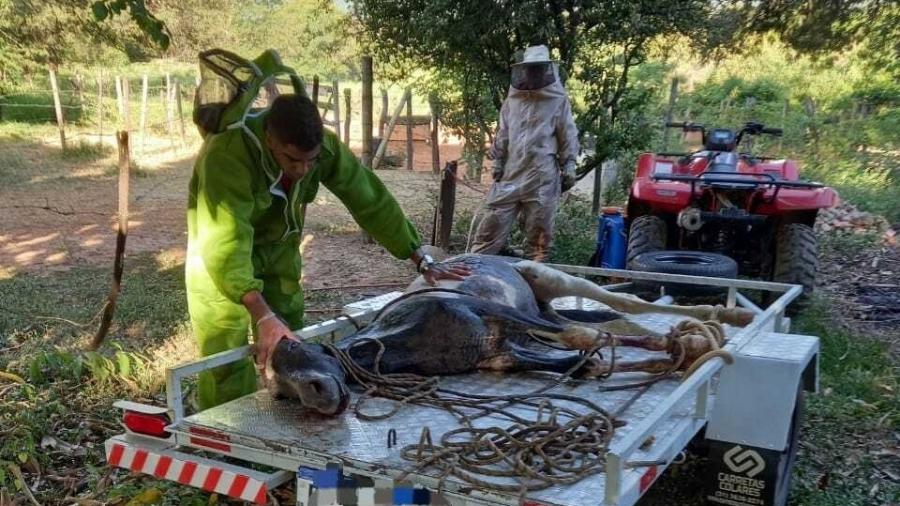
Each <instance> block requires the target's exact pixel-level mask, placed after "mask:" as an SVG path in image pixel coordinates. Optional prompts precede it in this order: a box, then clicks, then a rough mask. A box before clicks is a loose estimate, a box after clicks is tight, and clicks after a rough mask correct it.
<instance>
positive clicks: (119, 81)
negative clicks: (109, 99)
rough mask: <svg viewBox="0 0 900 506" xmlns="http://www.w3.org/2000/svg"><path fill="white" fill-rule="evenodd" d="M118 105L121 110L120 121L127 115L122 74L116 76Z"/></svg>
mask: <svg viewBox="0 0 900 506" xmlns="http://www.w3.org/2000/svg"><path fill="white" fill-rule="evenodd" d="M116 107H117V108H118V110H119V122H120V123H121V121H122V116H124V115H125V105H124V104H123V103H122V76H116Z"/></svg>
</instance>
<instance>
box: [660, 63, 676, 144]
mask: <svg viewBox="0 0 900 506" xmlns="http://www.w3.org/2000/svg"><path fill="white" fill-rule="evenodd" d="M676 100H678V79H677V78H674V77H673V78H672V85H671V86H670V87H669V107H668V108H666V117H665V119H664V120H663V121H664V122H665V123H664V124H663V145H662V150H663V151H664V152H665V151H668V150H669V129H668V128H667V127H666V123H671V122H672V113H673V111H674V110H675V101H676Z"/></svg>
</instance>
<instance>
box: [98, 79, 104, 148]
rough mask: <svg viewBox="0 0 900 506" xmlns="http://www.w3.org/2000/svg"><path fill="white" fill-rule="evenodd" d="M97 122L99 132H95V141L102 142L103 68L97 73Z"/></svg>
mask: <svg viewBox="0 0 900 506" xmlns="http://www.w3.org/2000/svg"><path fill="white" fill-rule="evenodd" d="M97 123H99V125H98V127H99V129H100V133H98V134H97V137H98V139H97V141H98V142H101V143H102V142H103V69H102V68H101V69H100V72H99V73H98V74H97Z"/></svg>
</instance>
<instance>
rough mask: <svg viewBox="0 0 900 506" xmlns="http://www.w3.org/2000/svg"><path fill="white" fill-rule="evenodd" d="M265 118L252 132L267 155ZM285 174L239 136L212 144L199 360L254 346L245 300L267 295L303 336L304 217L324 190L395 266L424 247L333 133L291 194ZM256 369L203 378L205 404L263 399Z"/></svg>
mask: <svg viewBox="0 0 900 506" xmlns="http://www.w3.org/2000/svg"><path fill="white" fill-rule="evenodd" d="M265 116H266V114H265V113H263V114H262V115H260V116H257V117H252V118H250V119H248V120H247V121H246V126H247V127H249V129H250V130H251V131H252V132H253V133H254V134H255V135H256V137H257V138H258V139H259V140H260V142H261V145H262V146H266V142H265V133H264V127H263V125H264V120H265ZM281 177H282V173H281V169H280V168H279V167H278V165H277V164H276V163H275V160H274V158H272V155H271V153H270V152H269V150H268V149H263V150H262V153H261V152H260V149H259V148H258V147H257V146H256V144H255V143H254V142H253V140H252V139H251V138H250V137H249V136H248V135H247V134H246V133H244V132H242V131H241V130H240V129H231V130H226V131H225V132H223V133H220V134H216V135H212V136H210V137H208V138H207V140H206V142H205V144H204V146H203V148H202V150H201V152H200V155H199V157H198V159H197V162H196V164H195V166H194V173H193V177H192V178H191V183H190V197H189V203H188V213H187V217H188V248H187V262H186V266H185V271H186V283H187V294H188V310H189V312H190V317H191V324H192V325H193V329H194V333H195V335H196V337H197V340H198V343H199V347H200V354H201V355H203V356H207V355H211V354H214V353H218V352H221V351H225V350H229V349H233V348H237V347H239V346H242V345H245V344H247V336H248V328H249V326H250V315H249V313H248V311H247V310H246V309H245V308H244V306H243V305H242V304H241V297H242V296H243V295H244V294H246V293H247V292H250V291H252V290H259V291H261V292H262V294H263V297H265V299H266V301H267V302H268V303H269V305H270V306H271V307H272V310H273V311H275V313H276V314H278V315H279V316H280V317H281V318H283V319H284V320H285V321H286V322H287V324H288V326H289V327H290V328H292V329H299V328H301V327H302V326H303V291H302V288H301V287H300V268H301V258H300V251H299V233H300V230H302V228H303V216H302V211H301V209H302V207H303V204H304V203H309V202H312V201H313V199H314V198H315V196H316V192H317V191H318V187H319V184H320V183H321V184H324V185H325V187H326V188H328V189H329V190H331V192H332V193H334V194H335V195H336V196H337V197H338V198H340V199H341V201H342V202H343V203H344V205H346V206H347V208H348V209H349V210H350V213H351V214H352V215H353V218H354V219H355V220H356V222H357V223H358V224H359V225H360V226H361V227H362V228H363V229H365V230H366V231H367V232H368V233H369V234H370V235H371V236H372V237H373V238H375V240H376V241H378V242H379V243H380V244H382V245H383V246H384V247H385V248H386V249H387V250H388V251H389V252H390V253H391V254H392V255H393V256H395V257H397V258H400V259H405V258H409V257H410V256H411V255H412V252H413V251H414V250H415V249H416V248H417V247H418V246H419V244H420V239H419V236H418V234H417V233H416V231H415V228H414V227H413V225H412V224H411V223H410V222H409V220H407V218H406V217H405V216H404V214H403V211H402V210H401V209H400V206H399V205H398V204H397V202H396V200H394V198H393V197H392V196H391V194H390V193H389V192H388V190H387V188H385V186H384V184H383V183H382V182H381V181H380V180H379V179H378V177H377V176H376V175H375V174H374V173H373V172H372V171H370V170H368V169H367V168H365V167H364V166H362V165H361V164H360V163H359V161H358V160H357V159H356V157H355V156H354V155H353V153H352V152H351V151H350V150H349V148H348V147H347V146H346V145H344V144H343V143H341V141H340V140H339V139H338V137H337V136H336V135H335V134H333V133H332V132H330V131H328V130H326V131H325V133H324V140H323V142H322V150H321V154H320V155H319V159H318V162H317V163H316V166H315V167H314V168H313V169H312V170H310V172H309V173H307V174H306V176H305V177H304V178H303V179H301V180H300V181H297V182H295V183H294V184H293V185H292V186H291V190H290V194H285V193H284V191H283V189H282V185H281ZM256 387H257V382H256V371H255V368H254V367H253V363H252V361H251V360H250V359H249V358H248V359H244V360H242V361H240V362H238V363H235V364H232V365H228V366H223V367H219V368H217V369H214V370H212V371H207V372H204V373H202V374H201V375H200V378H199V398H198V401H199V404H200V408H201V409H206V408H209V407H212V406H215V405H218V404H221V403H223V402H226V401H229V400H231V399H234V398H237V397H240V396H242V395H246V394H248V393H252V392H254V391H255V390H256Z"/></svg>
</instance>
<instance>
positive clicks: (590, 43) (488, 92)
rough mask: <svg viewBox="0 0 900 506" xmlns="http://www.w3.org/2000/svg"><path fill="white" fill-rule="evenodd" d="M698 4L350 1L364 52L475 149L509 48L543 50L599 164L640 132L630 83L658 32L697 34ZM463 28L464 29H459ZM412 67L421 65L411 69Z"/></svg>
mask: <svg viewBox="0 0 900 506" xmlns="http://www.w3.org/2000/svg"><path fill="white" fill-rule="evenodd" d="M707 5H708V4H707V3H706V2H701V1H693V0H692V1H689V2H684V1H671V2H669V1H657V2H652V3H648V2H618V3H613V4H610V3H593V4H584V5H576V4H563V3H560V2H551V3H550V4H547V3H545V2H536V1H525V2H512V3H502V2H501V3H497V2H489V3H485V2H479V1H469V2H458V1H450V0H443V1H426V0H406V1H402V2H396V1H393V0H355V1H354V2H353V6H354V14H355V16H356V17H357V18H358V19H359V20H360V23H361V24H362V26H363V28H364V29H365V31H366V34H367V35H368V36H369V37H370V39H371V45H372V50H373V51H374V52H375V54H376V56H377V57H378V59H379V61H381V62H382V63H383V65H384V66H385V67H387V68H388V69H391V70H393V71H394V74H395V75H396V76H397V77H398V78H406V79H409V80H415V81H416V82H417V84H418V87H419V88H420V90H422V91H425V92H426V93H427V94H432V93H433V94H436V95H437V96H439V98H440V100H441V102H442V105H443V108H444V111H445V114H444V120H445V121H444V122H445V124H446V125H448V126H449V127H451V128H452V129H454V130H455V131H456V132H457V133H460V134H462V135H463V136H465V138H466V140H467V142H468V143H471V144H473V145H474V146H477V147H480V146H481V145H483V143H484V140H485V139H486V138H488V139H489V138H490V136H491V134H492V133H493V132H492V130H493V128H492V126H491V124H492V123H493V121H494V119H495V118H496V113H497V111H498V110H499V108H500V106H501V104H502V102H503V99H504V97H505V95H506V90H507V88H508V85H509V63H511V62H512V61H513V56H514V53H515V52H516V51H519V50H521V49H522V48H524V47H525V46H527V45H530V44H534V43H544V44H547V45H548V46H550V47H551V48H552V49H553V50H554V51H555V52H556V55H557V57H558V59H559V62H560V74H561V76H562V78H563V79H564V80H566V78H568V81H569V82H570V83H572V81H573V80H574V81H577V83H572V87H573V88H578V87H580V89H581V90H582V95H583V100H582V101H581V107H580V108H579V109H578V112H579V113H580V117H579V125H580V126H581V128H582V130H583V131H589V132H592V133H597V134H600V135H601V136H602V142H601V143H600V144H601V145H602V146H603V147H604V151H603V153H602V154H598V155H597V156H596V157H595V163H597V164H599V163H600V162H602V161H603V160H604V158H603V157H605V156H609V154H610V153H615V152H618V151H621V150H623V149H628V148H630V147H631V146H633V145H638V146H642V145H643V144H644V141H643V139H645V138H646V135H645V134H646V128H644V124H645V121H644V120H643V119H642V117H641V105H643V104H646V103H647V94H648V93H649V91H648V90H638V89H636V88H635V87H634V86H633V85H632V82H631V81H630V80H629V79H630V72H631V71H633V70H634V68H635V66H636V65H638V64H640V63H641V62H643V61H645V60H646V58H647V56H648V53H649V48H650V46H651V44H652V42H653V41H654V40H655V39H656V38H658V37H660V36H662V35H673V34H679V33H682V34H687V33H693V32H695V31H697V30H702V28H703V26H704V23H705V21H706V16H707V12H706V10H707ZM460 27H465V29H460ZM416 69H420V70H422V69H424V70H425V71H426V72H425V73H424V74H425V75H422V72H418V73H417V72H416Z"/></svg>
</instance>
